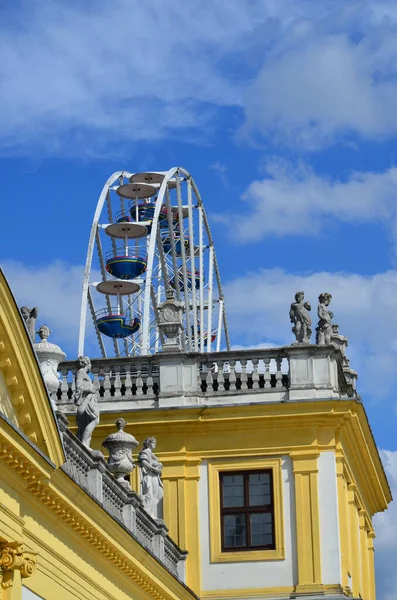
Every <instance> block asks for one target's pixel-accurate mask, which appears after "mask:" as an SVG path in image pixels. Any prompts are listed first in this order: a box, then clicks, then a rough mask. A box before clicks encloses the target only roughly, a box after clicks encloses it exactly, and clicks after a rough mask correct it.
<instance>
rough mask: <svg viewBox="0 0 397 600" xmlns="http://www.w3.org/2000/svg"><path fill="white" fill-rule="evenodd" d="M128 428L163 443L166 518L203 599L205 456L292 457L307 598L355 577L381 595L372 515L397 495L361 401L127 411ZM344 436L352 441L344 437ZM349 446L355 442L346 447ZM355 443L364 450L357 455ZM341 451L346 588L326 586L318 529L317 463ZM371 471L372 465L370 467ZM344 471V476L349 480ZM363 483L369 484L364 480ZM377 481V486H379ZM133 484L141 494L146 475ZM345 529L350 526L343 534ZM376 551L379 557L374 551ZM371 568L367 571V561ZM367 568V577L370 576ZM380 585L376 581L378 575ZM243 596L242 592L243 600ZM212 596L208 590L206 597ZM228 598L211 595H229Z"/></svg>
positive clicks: (358, 586)
mask: <svg viewBox="0 0 397 600" xmlns="http://www.w3.org/2000/svg"><path fill="white" fill-rule="evenodd" d="M119 416H121V414H118V413H117V412H114V413H112V414H110V413H108V414H103V415H102V416H101V424H100V426H99V427H98V428H97V429H96V431H95V433H94V445H95V447H97V448H100V446H101V441H102V440H103V439H104V438H105V437H106V436H107V435H108V433H109V432H110V430H113V429H114V422H115V420H116V418H118V417H119ZM122 416H123V417H124V418H125V419H126V420H127V422H128V425H127V429H128V430H129V431H131V432H132V433H133V434H134V436H135V437H136V438H137V439H138V440H139V441H140V442H142V441H143V439H144V438H145V437H147V436H149V435H155V436H156V438H157V450H156V453H157V454H158V456H159V458H160V460H161V461H162V463H163V464H164V491H165V495H164V519H165V522H166V524H167V526H168V527H169V530H170V535H171V537H172V538H173V539H174V540H175V541H176V542H177V543H178V544H179V545H180V546H181V547H182V548H183V549H187V550H188V551H189V556H188V559H187V583H188V585H189V586H190V587H191V588H192V589H193V590H194V591H195V592H196V593H197V594H199V595H201V594H202V592H201V575H200V552H199V540H198V537H199V522H198V508H197V498H198V477H199V469H198V466H199V464H200V462H201V461H202V460H203V459H208V460H212V459H236V458H244V464H246V463H247V461H248V464H249V460H250V457H251V458H252V459H254V458H255V459H257V458H258V457H261V456H263V457H266V456H281V455H288V456H290V457H291V458H292V460H293V464H294V478H295V493H296V520H297V535H298V541H297V543H298V581H297V585H296V588H295V589H296V591H298V592H302V593H304V592H316V591H318V592H322V591H327V589H328V590H330V591H332V590H333V591H338V590H341V589H342V588H344V589H345V590H346V592H348V591H349V589H348V588H349V582H350V583H351V580H350V579H349V577H352V581H353V583H352V585H353V587H354V590H355V591H356V592H357V593H358V592H362V593H363V598H364V600H367V598H368V599H369V600H373V599H374V596H373V595H372V596H371V593H372V592H371V589H370V588H371V583H370V582H371V568H370V561H369V559H368V554H369V553H370V551H369V550H368V544H367V548H366V551H365V552H364V550H362V549H361V547H360V539H361V538H362V540H364V532H362V534H361V538H360V529H359V513H358V511H359V510H360V511H361V513H360V514H361V522H364V523H365V539H367V538H368V535H369V534H370V533H371V532H370V528H369V523H370V517H371V516H372V514H373V513H374V512H376V511H378V510H384V509H385V508H386V507H387V503H388V502H389V501H390V491H389V489H388V486H387V482H386V479H385V476H384V473H383V470H382V467H381V463H380V461H379V457H378V454H377V451H376V447H375V444H374V441H373V438H372V435H371V433H370V431H369V428H368V423H367V421H366V416H365V413H364V410H363V407H362V405H358V404H357V403H356V402H354V401H345V402H343V403H342V402H332V401H329V402H305V403H301V404H299V403H294V404H283V405H280V404H274V405H272V404H268V405H255V406H244V405H239V406H234V407H211V408H205V407H204V408H203V407H198V408H197V407H195V408H178V409H175V410H165V409H163V410H160V409H158V410H153V409H151V410H135V411H131V412H130V413H129V414H128V413H126V412H123V414H122ZM342 438H344V439H342ZM346 440H348V441H346ZM352 446H354V447H355V451H354V452H353V451H352ZM330 450H331V451H333V452H334V453H335V455H336V456H337V457H338V470H337V473H338V498H339V508H338V510H339V519H340V523H341V532H340V534H341V535H340V537H341V552H342V581H341V582H335V585H334V586H330V585H328V586H324V585H323V583H322V578H321V564H320V552H319V549H320V544H321V539H320V532H319V530H318V522H319V516H318V510H319V508H318V478H317V457H318V456H319V453H321V452H322V451H330ZM363 462H364V464H365V465H366V468H365V469H363V468H362V463H363ZM346 469H348V470H349V474H350V479H349V483H354V485H355V486H356V489H357V494H358V495H357V494H356V496H357V498H358V497H360V498H361V505H360V507H359V508H358V507H357V505H356V506H355V508H354V510H353V507H352V505H351V503H350V502H349V498H350V495H351V492H350V490H349V489H348V487H349V484H348V482H347V480H346V478H345V471H346ZM339 473H340V476H339ZM356 476H357V479H358V481H359V484H358V483H357V480H356ZM374 482H376V483H374ZM133 484H134V485H135V486H136V487H135V489H137V490H138V476H137V473H135V474H134V476H133ZM342 526H343V529H342ZM372 554H373V553H372ZM362 563H363V564H362ZM362 569H365V575H364V576H362ZM372 579H373V576H372ZM226 592H227V594H228V596H227V597H236V598H237V597H239V593H238V591H237V590H224V592H223V596H224V595H225V594H226ZM265 592H266V593H269V594H271V593H273V594H276V593H284V592H285V591H284V592H283V590H281V589H280V590H279V591H277V590H270V589H268V590H261V593H262V594H264V593H265ZM255 593H258V594H259V591H258V590H256V591H255V590H253V589H251V590H245V591H244V593H243V592H241V594H242V597H249V596H252V595H253V596H255ZM241 594H240V595H241ZM206 595H208V593H206ZM223 596H222V594H220V593H218V595H217V594H216V593H215V592H211V593H210V597H213V598H218V597H219V598H220V597H223Z"/></svg>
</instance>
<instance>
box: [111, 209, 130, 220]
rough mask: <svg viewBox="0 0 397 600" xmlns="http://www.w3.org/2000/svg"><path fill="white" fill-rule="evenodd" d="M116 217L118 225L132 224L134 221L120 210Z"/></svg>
mask: <svg viewBox="0 0 397 600" xmlns="http://www.w3.org/2000/svg"><path fill="white" fill-rule="evenodd" d="M115 217H116V223H131V221H132V219H131V217H130V215H128V214H126V213H125V211H124V210H119V211H118V212H117V213H116V215H115Z"/></svg>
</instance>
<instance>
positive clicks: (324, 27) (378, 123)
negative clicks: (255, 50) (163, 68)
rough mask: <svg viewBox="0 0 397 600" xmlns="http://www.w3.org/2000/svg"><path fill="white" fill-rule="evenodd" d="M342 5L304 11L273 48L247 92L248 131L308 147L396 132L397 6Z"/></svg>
mask: <svg viewBox="0 0 397 600" xmlns="http://www.w3.org/2000/svg"><path fill="white" fill-rule="evenodd" d="M344 4H345V6H343V5H341V4H340V3H338V2H336V3H334V6H332V5H329V4H328V3H325V5H324V10H323V11H321V13H320V14H314V15H311V16H308V15H307V13H306V15H305V14H303V13H301V14H300V15H299V16H298V17H297V18H296V19H295V20H294V21H293V22H292V23H291V24H290V26H289V28H288V29H287V30H286V31H285V32H284V35H283V37H282V38H281V39H280V40H279V41H278V42H277V43H276V44H275V45H274V46H273V47H272V48H271V49H270V50H269V52H268V53H267V55H266V59H265V61H264V63H263V65H262V67H261V69H260V70H259V72H258V74H257V75H256V76H255V77H254V78H253V80H252V82H251V85H250V86H248V87H247V90H246V94H245V100H244V104H245V112H246V117H247V122H246V123H245V125H244V128H243V130H245V131H246V132H247V131H248V132H250V131H254V132H259V133H262V134H264V135H266V136H272V137H273V138H274V139H275V141H276V143H277V142H279V143H282V144H286V145H290V146H293V147H301V148H305V149H309V150H316V149H318V148H321V147H323V146H326V145H329V144H331V143H334V142H337V141H339V140H343V139H344V137H345V136H346V134H354V135H359V136H361V137H363V138H369V139H381V138H383V137H389V136H392V135H394V134H395V133H396V131H397V116H396V112H395V108H394V107H395V105H396V101H397V71H396V58H397V42H396V33H397V22H396V10H395V6H393V4H392V3H389V2H384V3H376V2H371V1H370V0H368V1H366V2H360V3H356V2H354V1H353V2H349V3H348V4H346V3H344Z"/></svg>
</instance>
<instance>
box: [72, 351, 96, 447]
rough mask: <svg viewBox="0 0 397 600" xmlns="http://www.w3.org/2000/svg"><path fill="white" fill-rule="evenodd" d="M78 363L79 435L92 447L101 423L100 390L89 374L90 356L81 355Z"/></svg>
mask: <svg viewBox="0 0 397 600" xmlns="http://www.w3.org/2000/svg"><path fill="white" fill-rule="evenodd" d="M77 365H78V367H79V369H78V371H77V375H76V392H75V394H74V403H75V404H76V406H77V413H76V421H77V437H78V439H79V440H80V441H81V442H82V443H83V444H84V446H86V447H87V448H90V443H91V438H92V434H93V431H94V429H95V427H96V426H97V425H98V423H99V413H100V411H99V402H98V392H97V391H96V390H95V389H94V384H93V382H92V380H91V378H90V376H89V375H88V373H89V372H90V370H91V361H90V359H89V358H88V356H79V358H78V359H77Z"/></svg>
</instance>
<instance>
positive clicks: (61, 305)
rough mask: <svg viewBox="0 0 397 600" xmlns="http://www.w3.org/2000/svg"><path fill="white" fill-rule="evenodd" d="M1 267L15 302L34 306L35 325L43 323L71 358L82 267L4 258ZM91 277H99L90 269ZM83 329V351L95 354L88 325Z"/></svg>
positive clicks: (51, 339)
mask: <svg viewBox="0 0 397 600" xmlns="http://www.w3.org/2000/svg"><path fill="white" fill-rule="evenodd" d="M2 268H3V270H4V273H5V276H6V277H7V280H8V282H9V284H10V287H11V290H12V292H13V294H14V296H15V298H16V301H17V303H18V306H20V307H21V306H24V305H26V306H30V307H32V306H37V307H38V309H39V316H38V320H37V328H38V327H39V326H40V325H42V324H43V323H46V324H47V325H48V326H49V327H50V329H52V332H53V333H52V335H51V338H50V341H51V342H53V343H55V344H58V345H59V346H61V348H62V349H63V350H64V351H65V352H66V353H67V355H68V356H67V359H68V360H73V359H74V358H75V357H76V354H77V342H78V333H79V322H80V304H81V287H82V282H83V273H84V269H83V267H82V266H72V265H69V264H67V263H65V262H61V261H56V262H53V263H50V264H49V265H45V266H29V265H23V264H22V263H20V262H17V261H13V260H5V261H3V262H2ZM93 279H96V280H97V281H99V280H100V276H99V274H97V273H96V272H94V273H93ZM87 332H88V336H87V337H88V343H87V351H93V354H92V355H94V356H99V350H98V349H97V348H95V345H94V338H95V335H94V332H93V328H92V326H91V327H88V329H87ZM94 348H95V350H94Z"/></svg>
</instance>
